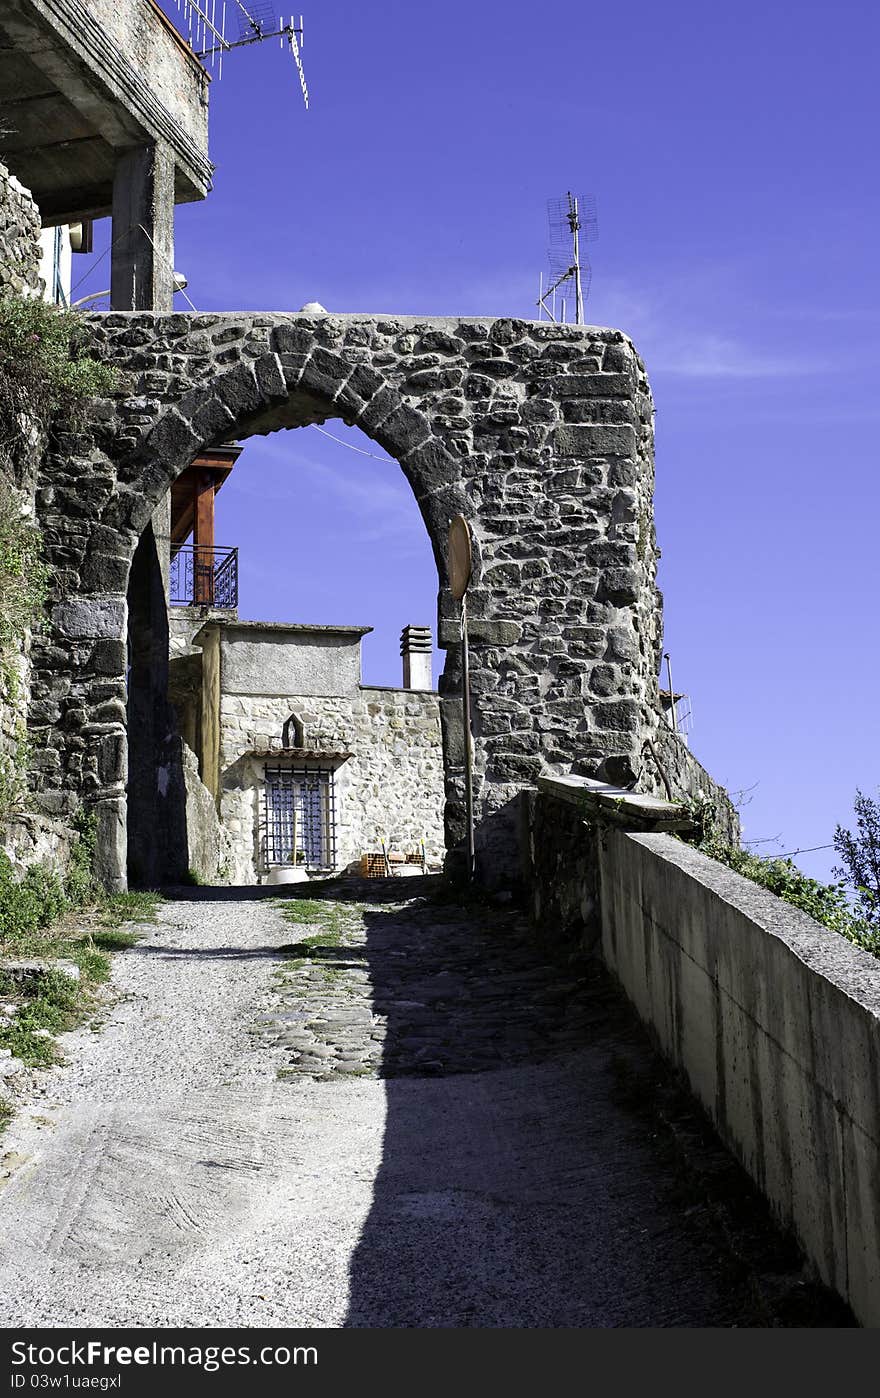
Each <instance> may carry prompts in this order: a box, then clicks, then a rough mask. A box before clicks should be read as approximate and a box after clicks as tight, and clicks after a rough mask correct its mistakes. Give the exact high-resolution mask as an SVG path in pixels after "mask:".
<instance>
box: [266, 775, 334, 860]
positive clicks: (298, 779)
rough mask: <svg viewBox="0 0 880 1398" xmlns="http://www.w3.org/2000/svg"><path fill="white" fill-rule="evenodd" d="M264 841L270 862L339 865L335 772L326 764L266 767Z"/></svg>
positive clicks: (267, 858)
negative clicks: (324, 765) (334, 785)
mask: <svg viewBox="0 0 880 1398" xmlns="http://www.w3.org/2000/svg"><path fill="white" fill-rule="evenodd" d="M265 775H266V786H265V814H264V842H263V847H264V850H265V857H266V863H267V865H273V864H300V865H302V866H304V867H305V868H306V869H334V868H335V867H336V828H335V827H336V822H335V810H334V789H333V772H332V771H331V770H330V769H329V768H327V767H267V768H266V769H265Z"/></svg>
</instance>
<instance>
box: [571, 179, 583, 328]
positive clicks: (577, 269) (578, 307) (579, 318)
mask: <svg viewBox="0 0 880 1398" xmlns="http://www.w3.org/2000/svg"><path fill="white" fill-rule="evenodd" d="M572 208H573V214H572V220H571V231H572V234H573V235H574V323H575V325H583V323H584V293H583V291H582V290H581V244H580V226H581V221H580V219H579V218H578V201H577V199H574V200H573V201H572Z"/></svg>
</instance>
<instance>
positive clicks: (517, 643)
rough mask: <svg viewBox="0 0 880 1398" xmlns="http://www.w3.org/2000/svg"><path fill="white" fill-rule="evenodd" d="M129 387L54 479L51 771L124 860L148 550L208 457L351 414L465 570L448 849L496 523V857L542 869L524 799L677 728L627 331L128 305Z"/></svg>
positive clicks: (454, 672) (39, 795) (47, 714)
mask: <svg viewBox="0 0 880 1398" xmlns="http://www.w3.org/2000/svg"><path fill="white" fill-rule="evenodd" d="M92 320H93V325H94V329H95V334H96V338H97V341H98V343H99V345H100V351H101V353H102V355H103V356H104V357H106V358H107V359H108V360H109V361H110V362H112V363H114V364H116V365H117V366H118V368H119V370H120V373H121V375H122V376H123V378H124V379H125V381H126V384H127V387H128V390H129V391H128V392H127V393H126V394H120V395H119V397H118V399H117V400H116V401H115V402H106V403H102V404H100V405H98V407H97V410H96V414H95V417H94V420H93V421H92V422H91V423H90V425H89V426H88V427H85V428H83V429H82V430H81V431H79V432H77V433H76V434H75V435H69V436H65V437H60V438H59V439H58V441H57V442H56V443H55V444H54V446H53V449H52V451H51V452H50V454H49V455H48V457H47V459H46V461H45V463H44V466H43V470H42V475H41V480H40V489H39V491H38V497H37V499H38V510H39V516H40V523H41V526H42V528H43V531H44V536H45V539H46V546H47V553H48V555H49V560H50V562H51V563H52V565H53V568H54V570H55V587H56V595H55V597H54V599H53V600H54V606H53V609H52V626H51V628H50V629H49V631H48V632H47V634H46V635H45V636H43V637H41V638H40V639H39V641H38V643H37V644H36V646H35V650H34V662H35V670H36V680H37V687H36V689H35V696H36V699H37V703H36V704H35V705H34V707H33V710H32V715H31V723H32V729H33V732H34V735H35V737H36V736H37V735H38V740H39V744H40V746H41V747H42V748H43V749H47V748H49V749H51V750H52V751H54V752H57V754H58V762H57V766H56V765H55V764H54V763H45V764H44V765H43V766H41V768H40V770H39V771H38V772H35V774H34V784H35V787H36V799H37V800H38V802H40V803H41V804H42V805H43V807H44V808H45V809H47V810H50V811H55V812H61V811H70V810H72V809H73V808H75V807H76V806H77V805H78V804H79V803H80V802H82V801H87V802H90V803H92V804H93V805H94V806H95V807H96V809H97V811H98V814H99V822H100V835H99V846H100V848H99V855H100V868H101V872H102V875H103V877H104V878H105V880H106V881H107V882H108V883H109V884H111V885H115V886H119V885H120V884H121V883H122V882H123V880H124V868H125V858H124V850H125V821H126V816H125V775H126V736H125V657H124V647H123V637H124V634H125V625H126V615H125V613H126V606H125V591H126V585H127V580H128V575H129V569H130V566H131V561H132V558H133V556H134V552H135V548H136V546H137V542H138V539H139V538H140V536H141V534H142V533H143V530H144V529H145V527H146V525H147V523H148V521H149V519H150V517H151V515H152V513H153V510H154V509H155V507H156V506H157V504H158V503H159V501H160V500H161V498H162V497H163V496H164V494H165V492H166V491H167V489H168V487H169V486H170V484H171V483H172V482H173V480H174V479H176V477H177V476H178V475H179V474H180V472H181V471H182V470H184V469H185V467H186V466H187V465H188V464H189V462H190V461H191V460H192V459H193V457H194V456H195V455H196V454H197V453H198V452H199V451H200V450H202V449H203V448H204V447H206V446H210V445H212V444H214V443H217V442H219V441H221V440H223V439H228V438H230V437H237V438H246V437H248V436H251V435H254V434H259V433H266V432H271V431H274V430H276V429H278V428H281V427H295V426H301V425H304V424H306V423H312V422H323V421H326V420H327V419H328V418H331V417H339V418H341V419H343V420H344V421H345V422H347V423H350V424H355V425H357V426H358V427H360V428H361V429H362V430H363V431H364V432H366V433H367V434H368V435H369V436H370V437H372V438H373V439H374V440H375V441H376V442H377V443H378V444H379V445H380V446H381V447H382V448H383V449H384V450H385V451H386V452H387V453H388V454H389V455H391V456H393V457H394V458H395V459H396V460H397V461H398V462H399V463H400V466H401V468H402V470H403V471H404V474H405V475H406V477H407V479H408V480H409V482H410V485H411V487H412V489H413V493H414V495H415V498H416V501H417V503H418V505H419V508H420V510H421V513H422V517H423V519H424V521H425V526H426V529H427V532H428V536H429V538H430V541H431V545H432V549H433V552H434V557H435V560H436V562H437V568H438V577H439V583H440V586H439V601H438V620H439V627H438V630H439V642H440V645H441V647H442V648H444V649H445V650H446V652H447V661H446V667H445V670H444V675H443V681H442V684H441V706H442V708H441V712H442V719H443V739H444V767H445V782H446V795H447V808H446V831H447V834H446V838H447V847H448V848H449V849H454V848H455V847H456V846H457V845H458V844H459V843H460V841H461V839H462V838H463V822H462V771H463V767H462V762H463V734H462V729H461V722H460V710H459V705H458V701H457V698H456V693H457V680H458V666H459V650H460V646H459V638H458V627H457V621H456V612H455V607H454V604H453V602H452V599H451V597H450V594H449V591H448V587H447V579H446V559H445V550H446V534H447V529H448V523H449V520H450V519H451V517H452V516H453V515H454V514H457V513H462V514H464V515H465V516H466V518H468V520H469V521H470V523H471V527H472V532H473V535H474V538H475V542H476V549H477V560H476V571H475V576H474V582H473V586H472V591H471V594H470V602H469V610H470V615H471V619H472V624H471V637H472V647H473V654H472V662H471V669H472V684H473V711H474V722H473V741H474V763H475V796H476V811H477V848H478V858H479V860H480V864H481V870H482V874H483V876H484V877H485V878H486V879H487V880H488V881H489V882H493V883H497V882H503V881H505V880H508V879H509V878H511V877H512V876H513V875H514V872H515V870H516V867H517V864H518V842H519V833H518V800H517V798H518V796H519V793H520V791H521V790H522V788H523V787H524V786H528V785H529V784H530V783H532V782H533V781H534V779H535V777H536V776H537V775H538V773H539V772H540V771H542V770H546V771H551V772H560V771H568V770H570V769H571V766H572V764H573V763H584V764H587V765H589V764H590V763H597V762H598V761H600V760H601V759H602V758H603V757H606V756H608V755H609V754H611V753H621V754H630V755H636V754H637V753H638V752H639V750H640V747H641V743H642V741H643V737H644V735H645V733H646V732H647V731H650V730H651V729H652V728H653V727H654V725H655V723H656V678H655V676H656V660H657V654H656V651H657V643H658V636H659V609H658V595H657V592H656V588H655V581H654V579H655V564H656V550H655V547H654V530H653V522H652V490H653V459H652V405H651V398H650V392H649V389H648V385H647V381H646V379H645V376H644V370H643V367H642V365H641V363H640V361H639V359H638V357H637V355H636V354H635V352H634V350H633V348H632V345H631V344H630V342H629V341H628V340H627V339H626V337H625V336H623V335H622V334H621V332H619V331H616V330H599V329H593V328H589V327H574V326H560V325H555V324H549V323H535V322H526V321H515V320H465V319H436V320H428V319H415V318H392V317H375V316H331V315H303V314H300V315H296V316H293V315H284V314H265V315H256V314H224V315H212V314H209V315H199V314H193V315H170V316H157V315H144V314H134V313H132V314H120V313H112V314H109V315H104V316H96V317H93V318H92Z"/></svg>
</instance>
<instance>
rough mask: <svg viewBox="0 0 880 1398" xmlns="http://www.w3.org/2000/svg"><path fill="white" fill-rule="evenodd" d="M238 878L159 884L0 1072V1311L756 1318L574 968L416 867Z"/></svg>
mask: <svg viewBox="0 0 880 1398" xmlns="http://www.w3.org/2000/svg"><path fill="white" fill-rule="evenodd" d="M265 892H267V891H264V890H238V891H233V890H213V891H212V890H191V891H189V892H188V893H187V894H185V895H184V894H182V895H181V897H180V898H179V899H177V900H176V901H170V902H168V903H166V904H164V905H163V907H162V909H161V912H160V924H159V926H158V927H155V928H150V929H148V930H147V932H146V935H145V937H144V939H143V940H142V941H141V942H140V943H139V944H138V946H137V947H135V948H134V949H132V950H131V951H129V952H126V953H124V954H123V955H121V956H119V957H118V958H117V959H116V961H115V969H114V983H115V988H116V991H117V993H118V997H119V998H118V999H117V1001H116V1003H115V1005H114V1006H113V1008H112V1010H111V1011H110V1013H109V1015H108V1018H107V1022H106V1023H105V1024H104V1026H103V1027H102V1028H101V1029H100V1031H99V1032H97V1033H96V1032H92V1031H90V1030H89V1029H82V1030H79V1031H77V1032H76V1033H74V1034H71V1035H67V1036H65V1048H66V1052H67V1055H68V1065H67V1066H66V1067H64V1068H63V1069H59V1070H55V1071H53V1072H51V1073H43V1074H39V1075H36V1076H34V1078H33V1079H32V1080H31V1081H30V1083H29V1084H27V1085H26V1090H25V1091H24V1092H23V1099H22V1106H21V1110H20V1112H19V1115H18V1117H17V1118H16V1120H15V1122H14V1123H13V1125H12V1127H11V1128H10V1131H9V1132H8V1133H7V1136H6V1137H5V1138H4V1140H3V1141H2V1143H0V1153H2V1155H3V1158H2V1159H0V1186H2V1185H5V1189H4V1190H3V1192H2V1194H0V1259H2V1260H0V1324H3V1325H5V1326H13V1325H37V1326H52V1325H71V1324H72V1325H99V1324H103V1325H111V1326H123V1325H135V1326H137V1325H150V1326H152V1325H156V1326H159V1325H165V1326H172V1325H183V1326H190V1325H227V1324H229V1325H238V1326H264V1325H288V1326H331V1327H338V1326H343V1325H353V1326H365V1325H368V1326H484V1327H485V1326H517V1327H520V1326H542V1327H548V1326H550V1327H555V1326H575V1327H587V1326H603V1327H604V1326H625V1325H661V1326H685V1325H688V1326H691V1325H726V1326H730V1325H736V1324H749V1323H755V1306H754V1298H753V1295H752V1293H751V1291H750V1283H749V1279H748V1276H747V1275H746V1272H747V1269H746V1271H744V1270H743V1268H742V1266H741V1265H739V1264H737V1265H735V1266H734V1265H733V1264H732V1261H731V1258H730V1257H729V1256H728V1255H727V1253H726V1251H725V1248H724V1246H722V1245H719V1235H718V1232H717V1230H716V1229H715V1228H714V1227H712V1226H710V1224H711V1220H710V1219H709V1217H708V1215H707V1213H706V1210H705V1209H704V1208H702V1207H701V1206H700V1205H699V1203H698V1201H695V1200H693V1199H691V1198H688V1197H687V1196H683V1194H682V1189H681V1181H680V1179H679V1177H678V1175H677V1173H676V1170H675V1169H674V1167H673V1165H672V1164H671V1163H670V1161H669V1160H668V1159H665V1158H664V1157H663V1156H662V1155H660V1154H658V1150H657V1148H656V1142H655V1140H654V1136H655V1134H656V1133H655V1123H654V1119H653V1117H652V1115H651V1112H650V1111H648V1110H646V1109H645V1108H644V1106H642V1107H639V1106H638V1105H635V1106H634V1105H632V1104H630V1105H625V1104H624V1102H623V1101H622V1100H621V1094H620V1090H619V1072H617V1071H615V1065H618V1064H619V1063H620V1062H622V1061H625V1062H627V1063H628V1064H629V1065H630V1068H631V1069H633V1070H634V1071H636V1072H638V1071H640V1070H642V1071H647V1072H648V1074H649V1076H650V1072H651V1064H652V1059H651V1055H650V1052H649V1050H648V1049H647V1047H646V1045H645V1044H644V1043H643V1041H642V1040H641V1038H640V1036H639V1034H638V1033H637V1032H634V1031H633V1029H632V1027H631V1023H630V1021H629V1019H628V1017H627V1015H626V1013H625V1011H624V1010H623V1008H622V1006H621V1004H620V1002H619V1001H618V1000H617V998H616V996H615V994H614V992H613V991H612V990H611V989H610V987H609V986H608V985H607V983H606V982H605V981H604V979H603V978H602V977H601V976H600V975H598V974H597V973H595V972H591V971H590V969H589V967H585V966H584V965H583V963H577V962H570V963H567V962H565V961H563V962H561V963H560V964H557V965H551V964H548V962H547V961H546V960H545V958H544V957H543V956H542V955H541V953H540V952H539V951H538V950H537V949H536V948H535V947H534V945H533V944H531V943H530V942H529V941H528V940H527V938H526V936H525V932H524V929H523V927H522V926H521V924H520V922H519V920H518V919H517V917H516V915H515V914H514V913H512V912H506V911H503V910H497V909H491V908H482V909H480V908H477V909H472V910H471V911H470V912H468V911H466V910H464V909H462V908H460V907H457V906H455V905H454V904H452V903H450V902H449V901H448V899H446V898H445V897H444V896H443V895H442V892H440V891H439V890H438V887H437V885H436V883H434V884H432V883H425V884H423V883H422V882H421V881H416V880H413V881H412V882H411V884H409V885H404V884H402V883H394V884H384V883H382V884H377V885H372V886H370V885H356V884H354V885H349V886H345V885H337V886H336V888H335V889H333V888H331V889H329V890H327V891H326V892H324V893H323V894H322V895H321V896H320V898H315V897H312V898H310V899H302V898H298V897H290V898H286V899H285V900H284V901H283V902H278V901H276V900H275V899H274V898H269V897H266V896H264V894H265ZM307 892H309V893H310V894H314V893H315V890H314V889H311V888H310V889H309V890H307Z"/></svg>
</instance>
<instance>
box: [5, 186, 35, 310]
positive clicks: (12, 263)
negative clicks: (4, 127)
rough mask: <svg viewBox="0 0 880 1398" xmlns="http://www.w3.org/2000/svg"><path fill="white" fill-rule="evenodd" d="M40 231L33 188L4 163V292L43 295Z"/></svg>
mask: <svg viewBox="0 0 880 1398" xmlns="http://www.w3.org/2000/svg"><path fill="white" fill-rule="evenodd" d="M40 231H41V224H40V213H39V210H38V208H37V206H36V204H35V203H34V201H33V199H32V198H31V194H30V191H29V190H27V189H25V187H24V185H22V184H20V183H19V182H18V180H17V179H16V178H15V176H14V175H11V174H10V173H9V171H8V170H7V168H6V166H5V165H3V164H0V296H7V295H16V296H24V295H28V294H31V295H36V296H40V295H42V292H43V282H42V279H41V277H40Z"/></svg>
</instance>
